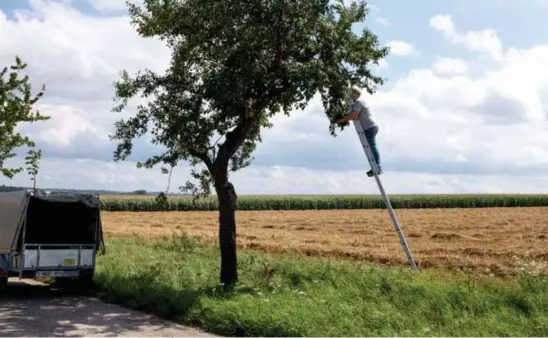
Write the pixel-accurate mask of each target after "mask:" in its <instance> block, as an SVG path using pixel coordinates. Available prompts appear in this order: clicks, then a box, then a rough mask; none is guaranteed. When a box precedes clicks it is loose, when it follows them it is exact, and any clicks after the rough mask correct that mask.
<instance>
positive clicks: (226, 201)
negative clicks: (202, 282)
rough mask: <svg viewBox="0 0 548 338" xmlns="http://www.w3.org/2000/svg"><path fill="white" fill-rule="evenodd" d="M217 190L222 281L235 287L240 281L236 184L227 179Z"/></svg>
mask: <svg viewBox="0 0 548 338" xmlns="http://www.w3.org/2000/svg"><path fill="white" fill-rule="evenodd" d="M216 191H217V198H218V200H219V244H220V247H221V283H222V284H224V285H225V287H228V288H230V287H233V286H234V285H235V284H236V283H237V282H238V264H237V263H238V262H237V255H236V201H237V198H238V196H237V195H236V191H235V190H234V186H233V185H232V184H231V183H230V182H228V181H225V182H224V183H223V184H221V185H220V186H219V187H218V188H216Z"/></svg>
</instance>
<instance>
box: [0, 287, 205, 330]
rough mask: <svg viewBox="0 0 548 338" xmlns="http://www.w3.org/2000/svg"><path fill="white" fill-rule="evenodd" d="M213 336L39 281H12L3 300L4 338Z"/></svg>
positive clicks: (0, 308)
mask: <svg viewBox="0 0 548 338" xmlns="http://www.w3.org/2000/svg"><path fill="white" fill-rule="evenodd" d="M24 336H26V337H29V336H40V337H47V336H50V337H51V336H96V337H97V336H133V337H136V336H140V337H143V336H155V337H167V336H171V337H173V336H176V337H208V336H209V337H212V335H209V334H205V333H203V332H200V331H198V330H196V329H192V328H188V327H184V326H181V325H177V324H174V323H171V322H169V321H165V320H161V319H159V318H156V317H153V316H150V315H146V314H143V313H140V312H137V311H132V310H128V309H124V308H121V307H119V306H115V305H111V304H105V303H102V302H101V301H100V300H98V299H94V298H89V297H82V296H74V295H69V294H67V293H62V292H61V291H59V290H54V289H51V288H49V287H47V286H45V285H43V284H40V283H37V282H33V281H30V282H24V283H23V282H19V281H17V282H10V283H9V286H8V289H7V290H6V293H5V294H4V295H3V296H2V297H1V298H0V337H24Z"/></svg>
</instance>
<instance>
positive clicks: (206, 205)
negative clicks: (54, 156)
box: [101, 195, 548, 211]
mask: <svg viewBox="0 0 548 338" xmlns="http://www.w3.org/2000/svg"><path fill="white" fill-rule="evenodd" d="M390 202H391V203H392V206H393V207H394V208H397V209H421V208H425V209H427V208H492V207H546V206H548V195H394V196H391V197H390ZM101 208H102V209H103V210H105V211H213V210H217V208H218V202H217V199H216V198H211V197H210V198H205V199H200V200H193V199H191V198H166V200H165V201H163V202H162V203H161V204H158V203H157V201H155V200H154V199H152V198H150V199H145V198H135V199H131V198H106V199H103V200H102V201H101ZM384 208H386V207H385V205H384V202H383V200H382V199H381V197H380V196H371V195H364V196H358V195H356V196H336V195H332V196H329V195H327V196H321V195H320V196H304V197H294V196H273V197H257V196H245V195H243V196H240V197H239V198H238V210H333V209H384Z"/></svg>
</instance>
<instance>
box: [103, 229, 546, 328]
mask: <svg viewBox="0 0 548 338" xmlns="http://www.w3.org/2000/svg"><path fill="white" fill-rule="evenodd" d="M218 259H219V256H218V249H217V248H215V247H211V246H207V245H204V244H202V243H201V242H199V241H198V240H197V239H194V238H191V237H184V236H183V237H171V238H169V239H162V240H160V239H158V240H150V239H149V240H146V239H138V238H111V239H110V240H109V241H108V243H107V255H105V256H99V257H98V268H97V272H96V283H97V285H98V290H99V291H98V294H99V295H100V296H101V297H102V298H103V299H105V300H108V301H112V302H116V303H121V304H124V305H126V306H129V307H132V308H135V309H139V310H144V311H147V312H151V313H155V314H157V315H160V316H162V317H164V318H168V319H172V320H175V321H178V322H180V323H183V324H188V325H193V326H197V327H200V328H202V329H205V330H207V331H209V332H212V333H216V334H221V335H235V336H395V335H399V336H401V335H405V336H547V335H548V306H547V305H548V277H547V276H532V275H528V276H525V275H524V276H521V277H519V278H516V279H511V280H501V279H498V278H494V277H485V276H471V275H464V274H460V275H456V274H451V275H449V274H446V275H443V274H441V273H440V272H435V271H430V272H420V273H415V272H413V271H410V270H409V269H396V268H382V267H375V266H370V265H368V264H365V263H360V262H347V261H336V260H325V259H319V258H304V257H296V256H293V257H292V256H268V255H265V254H261V253H256V252H251V251H243V252H240V254H239V272H240V283H239V285H238V286H237V288H236V289H235V290H233V291H231V292H224V291H223V290H222V288H220V287H219V286H218V284H217V278H218V264H219V262H218Z"/></svg>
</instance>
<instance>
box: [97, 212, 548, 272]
mask: <svg viewBox="0 0 548 338" xmlns="http://www.w3.org/2000/svg"><path fill="white" fill-rule="evenodd" d="M396 214H397V216H398V218H399V220H400V223H401V225H402V230H403V232H404V234H405V236H406V238H407V241H408V244H409V246H410V248H411V251H412V253H413V255H414V256H415V259H416V260H417V263H418V264H419V267H421V268H430V267H437V268H449V269H459V270H462V269H465V270H473V271H477V272H482V273H492V274H496V275H507V274H516V273H518V272H519V271H521V270H525V269H527V270H528V271H538V272H546V271H548V250H547V248H548V207H535V208H478V209H457V208H452V209H399V210H396ZM236 218H237V226H238V229H237V232H238V244H239V247H240V248H250V249H255V250H261V251H266V252H276V253H279V252H289V253H301V254H305V255H314V256H334V257H341V258H349V259H358V260H371V261H375V262H381V263H384V264H392V265H403V264H406V258H405V255H404V253H403V251H402V249H401V246H400V243H399V240H398V237H397V235H396V232H395V231H394V228H393V226H392V223H391V222H390V219H389V216H388V213H387V212H386V210H374V209H373V210H310V211H238V212H237V215H236ZM102 220H103V226H104V230H105V233H106V235H107V236H113V235H138V236H143V237H148V238H149V237H156V236H165V235H170V234H177V233H186V234H190V235H193V236H198V237H200V238H202V239H204V240H205V241H206V242H209V243H214V242H216V241H217V229H218V214H217V213H216V212H103V213H102Z"/></svg>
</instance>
